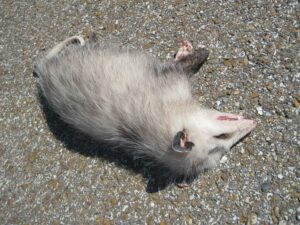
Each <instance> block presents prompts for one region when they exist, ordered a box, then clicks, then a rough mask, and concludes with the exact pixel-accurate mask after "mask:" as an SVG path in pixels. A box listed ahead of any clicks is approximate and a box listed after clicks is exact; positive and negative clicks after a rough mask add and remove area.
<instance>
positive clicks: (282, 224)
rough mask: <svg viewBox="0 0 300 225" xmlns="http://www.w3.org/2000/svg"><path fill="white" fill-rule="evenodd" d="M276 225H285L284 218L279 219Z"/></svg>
mask: <svg viewBox="0 0 300 225" xmlns="http://www.w3.org/2000/svg"><path fill="white" fill-rule="evenodd" d="M278 225H287V223H286V221H285V220H280V221H279V223H278Z"/></svg>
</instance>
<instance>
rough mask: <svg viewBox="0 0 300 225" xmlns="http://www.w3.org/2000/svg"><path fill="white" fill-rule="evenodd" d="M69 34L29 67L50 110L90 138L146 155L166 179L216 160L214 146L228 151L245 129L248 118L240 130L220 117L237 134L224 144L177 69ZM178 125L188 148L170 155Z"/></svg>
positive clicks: (193, 172) (211, 112)
mask: <svg viewBox="0 0 300 225" xmlns="http://www.w3.org/2000/svg"><path fill="white" fill-rule="evenodd" d="M75 38H76V37H75ZM70 40H72V38H71V39H67V40H66V41H65V42H62V43H60V44H59V45H58V46H59V47H57V46H56V47H54V48H53V49H52V50H51V51H50V52H49V53H48V54H47V55H46V56H45V57H43V58H41V59H40V60H38V62H37V64H36V67H35V73H36V74H37V75H38V77H39V85H40V87H41V90H42V92H43V94H44V96H45V97H46V99H47V100H48V101H49V103H50V105H51V107H52V108H53V110H54V111H55V112H57V113H58V114H59V115H60V116H61V117H62V119H63V120H64V121H66V122H67V123H69V124H71V125H73V126H74V127H75V128H77V129H79V130H81V131H82V132H84V133H86V134H88V135H90V136H92V137H93V138H95V139H96V140H101V141H108V142H110V143H115V144H116V145H118V146H122V147H123V148H122V149H124V151H127V152H128V153H129V154H131V155H132V156H133V157H134V158H150V159H152V163H153V165H162V166H163V167H165V168H166V171H169V172H170V175H171V176H172V177H176V176H186V177H189V176H194V175H196V174H198V173H199V172H201V171H202V170H203V169H206V168H210V167H212V166H215V165H216V163H217V162H218V160H219V158H220V154H219V151H215V150H214V149H215V148H216V149H218V148H217V147H220V148H223V149H229V148H230V147H231V145H232V144H234V143H235V142H236V141H238V140H239V139H240V138H241V137H242V136H244V135H245V134H246V133H249V132H250V130H251V129H250V128H249V127H250V125H249V124H248V126H247V127H248V128H247V130H246V128H244V131H241V130H240V129H239V130H237V129H233V128H232V126H229V128H228V125H227V123H226V124H224V129H225V130H226V129H227V128H228V129H230V132H231V133H234V132H237V133H239V134H237V135H233V137H232V139H231V140H230V142H229V141H227V140H214V136H216V135H219V134H220V133H222V132H223V131H222V129H220V131H219V130H218V129H219V128H214V126H215V125H214V123H215V121H214V118H213V117H214V116H215V115H219V114H220V113H219V112H216V111H214V110H208V109H203V108H201V107H200V106H198V104H197V102H196V101H195V100H194V99H193V96H192V94H191V87H190V84H189V79H188V77H187V76H186V75H187V74H186V73H184V71H183V70H182V69H181V68H180V67H178V66H176V65H174V64H172V63H171V64H172V65H171V64H162V63H161V62H159V61H158V60H156V59H154V58H153V57H151V56H148V55H145V54H142V53H139V52H136V51H129V50H127V49H119V48H116V47H103V46H102V47H101V45H100V44H98V43H94V41H88V42H87V43H82V41H79V42H80V43H81V45H79V44H77V45H76V44H70V43H69V42H70ZM93 40H96V39H94V37H93ZM73 43H74V41H73ZM166 65H169V66H166ZM210 120H211V122H210ZM201 121H203V122H201ZM207 121H208V122H207ZM198 122H199V123H198ZM201 123H205V126H203V127H201ZM206 123H207V124H206ZM220 123H221V122H220ZM223 123H225V122H223ZM252 125H253V124H252ZM217 127H219V125H218V126H217ZM221 127H222V126H221ZM226 127H227V128H226ZM202 128H203V129H202ZM231 128H232V129H231ZM184 129H185V130H187V132H188V135H189V138H190V139H191V141H192V142H193V143H194V144H195V146H194V147H193V149H192V150H191V151H190V152H184V153H178V152H175V151H173V150H172V140H173V138H174V136H175V135H176V134H177V133H178V132H179V131H182V130H184ZM205 129H207V131H208V133H207V132H206V130H205ZM224 132H225V131H224ZM226 141H227V142H226ZM211 149H213V150H211ZM162 173H163V171H162Z"/></svg>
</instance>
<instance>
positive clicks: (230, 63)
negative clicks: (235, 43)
mask: <svg viewBox="0 0 300 225" xmlns="http://www.w3.org/2000/svg"><path fill="white" fill-rule="evenodd" d="M223 63H224V65H225V66H227V67H234V66H236V64H237V59H234V58H232V59H224V61H223Z"/></svg>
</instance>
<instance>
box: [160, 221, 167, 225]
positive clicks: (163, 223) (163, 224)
mask: <svg viewBox="0 0 300 225" xmlns="http://www.w3.org/2000/svg"><path fill="white" fill-rule="evenodd" d="M159 225H167V223H166V222H165V221H160V223H159Z"/></svg>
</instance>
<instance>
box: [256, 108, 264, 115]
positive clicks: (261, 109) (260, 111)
mask: <svg viewBox="0 0 300 225" xmlns="http://www.w3.org/2000/svg"><path fill="white" fill-rule="evenodd" d="M256 111H257V113H258V115H261V116H262V115H263V108H262V107H261V106H257V107H256Z"/></svg>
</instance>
